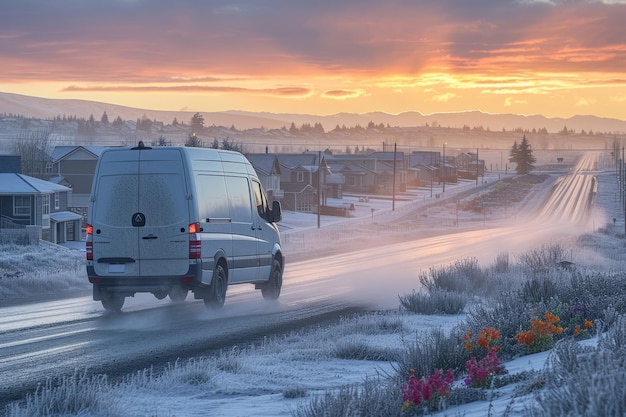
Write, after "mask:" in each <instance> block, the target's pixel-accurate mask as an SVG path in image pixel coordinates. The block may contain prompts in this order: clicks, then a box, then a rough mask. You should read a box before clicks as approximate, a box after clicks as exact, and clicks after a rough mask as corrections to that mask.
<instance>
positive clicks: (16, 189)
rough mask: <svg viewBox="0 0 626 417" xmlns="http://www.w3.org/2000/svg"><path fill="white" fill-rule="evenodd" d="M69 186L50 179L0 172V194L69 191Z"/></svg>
mask: <svg viewBox="0 0 626 417" xmlns="http://www.w3.org/2000/svg"><path fill="white" fill-rule="evenodd" d="M70 190H71V188H68V187H65V186H63V185H58V184H55V183H53V182H50V181H44V180H40V179H38V178H34V177H29V176H28V175H24V174H2V173H0V194H2V195H16V194H51V193H55V192H59V191H70Z"/></svg>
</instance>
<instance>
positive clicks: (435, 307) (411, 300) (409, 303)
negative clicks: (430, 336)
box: [398, 289, 467, 314]
mask: <svg viewBox="0 0 626 417" xmlns="http://www.w3.org/2000/svg"><path fill="white" fill-rule="evenodd" d="M398 298H399V300H400V307H401V308H403V309H405V310H406V311H409V312H411V313H416V314H459V313H460V312H462V311H463V309H464V308H465V304H466V303H467V296H466V295H464V294H460V293H455V292H450V291H445V290H440V289H432V290H430V292H428V293H423V292H416V291H413V293H411V294H408V295H400V296H398Z"/></svg>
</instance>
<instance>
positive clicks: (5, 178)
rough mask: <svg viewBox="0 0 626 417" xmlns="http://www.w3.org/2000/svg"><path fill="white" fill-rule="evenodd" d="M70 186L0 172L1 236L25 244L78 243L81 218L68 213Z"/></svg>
mask: <svg viewBox="0 0 626 417" xmlns="http://www.w3.org/2000/svg"><path fill="white" fill-rule="evenodd" d="M71 191H72V189H71V188H69V187H65V186H63V185H59V184H55V183H53V182H50V181H44V180H41V179H38V178H34V177H30V176H28V175H24V174H19V173H0V234H1V235H2V236H3V237H4V236H7V235H8V236H10V235H13V236H19V235H27V236H28V237H27V239H26V240H27V241H29V242H31V243H32V242H36V241H38V239H43V240H46V241H49V242H52V243H63V242H66V241H69V240H81V233H80V230H81V229H80V222H81V220H82V216H81V215H79V214H76V213H73V212H71V211H68V210H67V205H68V201H70V200H71Z"/></svg>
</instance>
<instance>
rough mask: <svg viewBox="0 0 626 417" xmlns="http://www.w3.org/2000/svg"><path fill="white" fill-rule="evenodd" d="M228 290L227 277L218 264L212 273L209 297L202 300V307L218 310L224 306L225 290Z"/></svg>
mask: <svg viewBox="0 0 626 417" xmlns="http://www.w3.org/2000/svg"><path fill="white" fill-rule="evenodd" d="M227 288H228V276H227V275H226V271H225V270H224V267H223V266H222V264H218V265H217V266H216V267H215V270H214V271H213V280H212V282H211V288H210V289H209V296H208V297H206V298H205V299H204V305H205V306H207V307H208V308H212V309H218V308H222V307H223V306H224V301H226V289H227Z"/></svg>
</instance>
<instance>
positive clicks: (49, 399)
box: [5, 174, 626, 417]
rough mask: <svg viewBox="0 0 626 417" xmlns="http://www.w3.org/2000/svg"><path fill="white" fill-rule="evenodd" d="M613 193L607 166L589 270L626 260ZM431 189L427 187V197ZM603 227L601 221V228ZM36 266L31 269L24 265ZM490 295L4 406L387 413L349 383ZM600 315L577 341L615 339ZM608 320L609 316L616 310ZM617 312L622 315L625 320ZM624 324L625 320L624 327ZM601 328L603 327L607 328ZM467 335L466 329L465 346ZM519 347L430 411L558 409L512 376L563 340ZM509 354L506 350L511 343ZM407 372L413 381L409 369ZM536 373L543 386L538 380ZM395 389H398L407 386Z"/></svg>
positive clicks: (379, 376) (619, 266)
mask: <svg viewBox="0 0 626 417" xmlns="http://www.w3.org/2000/svg"><path fill="white" fill-rule="evenodd" d="M460 191H461V190H460V188H459V189H457V190H454V189H453V188H452V187H450V188H449V191H448V190H447V191H446V192H450V193H454V192H460ZM615 196H616V183H615V177H614V175H612V174H603V175H600V186H599V189H598V195H597V201H596V205H595V208H594V211H595V213H594V219H597V220H594V224H593V232H591V233H589V234H586V235H585V236H584V237H582V238H580V239H578V240H577V244H578V248H577V249H576V251H577V252H576V253H577V254H578V255H579V257H578V258H577V264H578V265H577V267H578V268H579V270H581V271H584V272H582V273H583V274H596V273H609V274H610V273H611V272H612V271H607V270H605V271H600V270H597V271H596V268H597V265H610V267H611V268H615V269H613V270H614V271H621V270H623V267H624V264H625V263H626V260H625V259H624V256H623V249H624V243H623V235H624V233H623V229H624V224H623V216H621V215H620V212H619V211H620V210H621V208H620V207H619V203H618V202H617V200H616V198H615ZM427 200H428V198H426V197H425V198H424V202H426V201H427ZM355 203H358V201H356V202H355ZM376 204H378V205H376ZM355 205H357V206H358V204H355ZM400 207H401V206H400ZM372 208H374V209H375V211H376V212H377V213H374V214H375V215H381V214H382V213H384V212H385V211H387V213H389V208H390V202H389V201H379V202H376V201H373V200H370V201H369V205H368V206H365V205H362V206H360V207H356V208H355V211H356V210H357V209H358V210H359V216H355V217H356V218H361V219H363V218H366V217H367V214H369V215H372V213H371V209H372ZM368 211H369V213H368ZM399 211H400V210H399ZM448 215H449V216H453V215H454V216H456V213H452V212H450V213H448ZM444 217H445V216H444ZM613 217H616V218H619V219H622V220H620V221H618V222H616V223H615V224H613V222H612V221H607V220H606V219H612V218H613ZM340 221H346V220H345V219H337V218H331V217H328V216H324V217H323V218H321V223H322V225H327V224H330V223H332V222H340ZM348 221H353V220H352V219H348ZM362 221H364V220H362ZM316 222H317V216H312V215H301V214H295V213H285V220H284V222H283V223H281V228H284V230H283V233H284V234H285V236H289V235H290V234H292V233H296V232H299V231H302V230H303V229H307V228H312V229H315V228H316V227H317V226H316ZM596 222H597V223H596ZM599 229H602V230H601V231H598V230H599ZM549 243H550V242H546V244H549ZM532 249H533V248H529V251H531V252H529V253H528V254H527V255H530V254H537V252H532ZM516 255H520V254H511V261H510V265H508V262H507V265H508V267H507V269H506V272H505V273H506V274H508V279H511V280H512V281H516V282H524V281H525V280H527V279H528V277H529V276H530V275H531V274H529V271H528V270H527V269H524V266H523V265H522V263H523V262H521V261H519V262H518V264H516V265H513V264H514V262H513V259H520V260H521V259H524V258H523V256H520V257H516ZM49 256H50V258H49V259H47V260H45V261H44V263H47V262H51V263H52V262H53V261H52V258H54V256H55V255H53V254H52V252H50V253H49ZM15 262H18V261H15ZM586 263H589V264H590V265H591V264H593V265H594V267H593V268H594V269H593V270H592V269H586V267H585V264H586ZM501 264H502V262H498V261H497V260H496V259H494V265H489V266H488V265H481V269H482V270H484V271H486V270H488V269H489V270H490V271H491V270H492V269H494V268H495V269H497V267H498V265H501ZM13 269H15V268H13ZM28 273H29V272H28V271H24V272H22V274H26V275H28ZM490 273H491V272H490ZM563 273H567V272H564V271H560V270H559V271H556V270H555V271H553V272H550V274H553V275H549V276H550V279H552V278H553V277H561V278H562V277H563V275H562V274H563ZM59 274H61V275H59V276H63V277H65V278H64V279H67V280H68V281H69V282H70V284H69V286H71V285H72V284H71V281H72V280H75V279H76V280H80V279H83V277H81V276H80V266H77V269H76V271H75V272H71V271H70V272H69V273H68V272H67V271H65V272H62V271H59ZM63 274H65V275H63ZM75 276H78V278H75ZM57 278H58V276H57ZM546 282H547V281H546ZM419 286H420V281H419V280H418V277H416V287H419ZM5 296H6V294H5ZM625 297H626V296H625ZM492 301H493V300H491V301H489V299H488V298H485V297H482V296H478V295H474V296H472V297H469V298H468V299H467V300H466V304H465V307H464V308H463V309H462V311H461V312H460V313H459V314H416V313H413V312H409V311H407V309H406V308H400V303H399V304H398V308H397V309H394V310H389V311H381V312H375V313H371V314H367V315H361V316H356V317H346V318H345V319H344V320H342V321H341V322H340V323H337V324H336V325H334V326H331V327H324V328H313V329H304V330H301V331H297V332H292V333H290V334H287V335H283V336H280V337H276V338H272V339H267V340H264V341H262V342H259V343H258V344H256V345H254V346H236V347H233V348H232V349H230V350H228V351H224V352H222V354H221V355H219V356H216V357H206V358H196V359H194V360H191V361H179V362H176V363H172V364H171V365H170V367H169V370H168V371H166V372H165V373H161V374H155V373H153V372H152V371H151V370H149V369H148V370H145V371H143V372H139V373H136V374H132V375H128V376H127V377H126V378H125V380H124V381H123V382H120V383H115V384H112V383H109V382H108V381H107V379H106V376H100V377H85V376H84V375H83V374H82V371H81V370H77V373H76V375H75V376H74V377H73V378H66V379H63V380H62V381H58V380H54V379H51V380H50V381H48V382H46V381H42V384H43V388H42V389H41V390H39V391H38V393H36V394H33V395H31V396H29V397H28V398H27V399H26V401H25V402H21V403H15V404H13V406H12V407H10V408H9V409H8V410H7V415H8V416H10V417H16V416H44V415H64V416H70V415H72V416H122V415H128V416H131V415H132V416H154V417H165V416H178V417H180V416H242V417H243V416H258V417H260V416H268V417H269V416H276V417H278V416H297V417H304V416H313V415H320V416H321V415H325V416H326V415H327V416H343V415H345V416H348V415H360V416H369V415H379V414H377V413H375V412H372V413H369V412H367V411H363V407H362V406H363V403H367V402H368V401H371V400H370V399H367V398H364V397H363V396H362V394H361V396H360V395H358V394H354V393H352V394H350V392H351V391H350V389H349V388H347V387H357V388H354V389H357V390H358V389H359V388H358V387H361V388H360V389H362V390H364V391H367V389H365V388H363V387H364V386H368V384H374V385H376V386H382V385H385V384H386V382H384V381H388V380H390V379H394V375H398V374H399V372H398V370H400V369H404V367H405V366H407V364H409V361H408V360H407V359H406V355H407V353H406V352H407V351H409V352H415V350H416V349H417V350H419V347H420V346H422V343H423V341H424V340H425V339H428V338H429V337H432V335H433V334H435V333H436V332H437V331H442V332H443V333H444V334H446V335H450V334H455V333H459V332H460V333H461V334H463V333H464V332H465V331H466V330H468V329H470V328H472V325H471V323H472V320H473V319H474V316H473V315H472V314H471V313H470V312H471V310H472V307H476V308H490V307H491V304H490V303H491V302H492ZM623 313H624V312H621V314H623ZM529 318H530V317H529ZM594 319H595V320H594V322H593V325H590V326H589V329H588V333H587V334H586V336H588V337H585V338H582V337H581V338H578V339H576V341H577V343H578V344H579V345H580V346H592V347H593V346H596V345H598V344H602V343H608V342H606V340H604V339H603V336H601V335H599V333H600V331H599V330H600V329H601V328H602V326H603V325H602V319H601V318H600V317H594ZM605 321H606V322H607V323H608V319H607V320H605ZM616 321H617V322H620V321H619V320H617V319H616ZM625 323H626V322H625ZM605 324H606V323H605ZM623 327H624V330H626V326H623ZM603 329H604V330H606V329H607V327H604V328H603ZM477 330H480V329H477ZM584 330H586V329H584ZM433 332H435V333H433ZM616 337H617V336H616ZM605 339H606V338H605ZM603 340H604V341H603ZM462 343H463V342H462V341H461V340H459V344H460V345H461V346H462ZM518 349H519V348H518ZM569 349H570V350H571V348H569ZM581 349H583V348H581ZM519 352H520V353H519V354H517V355H511V357H510V358H507V360H506V361H504V362H503V366H504V368H505V369H506V375H508V378H509V380H510V381H516V382H510V383H508V384H506V385H503V386H501V387H497V388H494V387H493V386H491V388H489V387H488V388H487V389H484V390H482V391H481V394H480V395H478V394H476V398H475V399H474V400H473V401H471V402H468V403H465V404H461V405H451V404H448V405H447V407H446V409H445V410H443V411H439V412H438V413H436V412H433V413H432V415H440V416H444V415H445V416H466V417H479V416H481V417H482V416H487V415H493V416H502V415H507V416H530V415H549V414H542V412H540V411H537V408H536V407H538V398H540V397H538V395H540V393H541V392H542V391H541V389H540V388H541V387H540V385H541V384H539V383H538V382H537V381H540V380H541V378H537V377H535V378H534V379H533V378H532V377H531V379H530V380H529V379H524V378H521V377H520V378H519V379H518V380H516V379H515V378H514V376H515V375H516V374H520V375H526V374H531V375H533V372H534V371H536V372H537V374H538V373H540V372H541V371H545V370H546V369H548V368H546V367H547V366H549V365H550V364H552V363H553V362H554V361H555V358H556V359H559V358H560V359H561V360H562V356H558V355H555V354H554V349H552V350H546V351H543V352H538V353H534V354H525V353H528V352H522V351H521V350H520V351H519ZM522 353H524V354H522ZM587 354H588V355H589V353H587ZM622 354H623V353H622ZM563 355H564V354H563ZM502 356H503V357H505V355H504V354H503V355H502ZM399 358H403V359H399ZM444 371H445V369H444ZM572 372H573V371H572ZM404 375H405V381H404V382H406V380H408V377H409V374H408V373H405V374H404ZM464 377H465V376H464V375H462V373H460V374H459V375H458V376H457V377H456V378H455V381H454V383H453V385H452V391H454V390H455V389H459V392H462V389H463V388H465V384H464V382H463V380H464ZM395 378H397V376H396V377H395ZM528 381H530V382H528ZM400 382H402V381H400ZM532 383H534V384H536V385H537V387H532V386H529V385H532ZM59 385H60V386H59ZM624 389H625V388H624V385H622V386H621V388H618V390H617V391H614V392H612V393H611V392H607V393H606V395H607V397H606V398H605V401H609V402H611V401H614V400H615V398H617V397H619V396H621V401H622V402H624V400H623V398H624V397H626V391H624ZM362 392H363V391H362ZM472 392H474V394H472V395H475V391H472ZM551 392H552V391H551ZM553 392H556V391H553ZM397 394H398V397H399V392H398V393H397ZM575 394H576V393H571V395H575ZM615 396H617V397H615ZM451 397H452V396H451ZM333 401H335V402H338V403H343V406H339V405H334V406H331V405H330V404H333ZM388 401H391V400H388ZM398 401H399V403H398V408H397V409H396V411H397V412H395V411H394V412H393V413H390V414H380V415H397V416H400V415H414V414H412V413H411V410H412V409H409V410H408V411H407V412H404V413H403V412H401V407H402V401H401V400H398ZM323 405H325V407H326V410H327V411H326V412H324V413H321V412H319V410H320V409H321V407H322V406H323ZM622 406H623V404H622ZM533 407H535V408H534V410H535V411H534V412H533V411H532V410H533ZM316 410H317V411H316ZM338 410H342V411H341V412H339V411H338ZM345 410H348V411H345ZM350 410H351V411H350ZM619 410H621V409H619ZM616 413H617V412H614V413H611V412H606V413H604V414H602V413H600V414H592V413H591V412H590V413H589V414H586V415H589V416H591V415H619V414H616ZM429 415H430V414H429ZM563 415H565V414H563ZM570 415H580V414H570Z"/></svg>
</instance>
